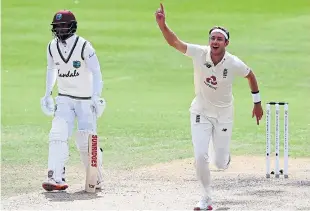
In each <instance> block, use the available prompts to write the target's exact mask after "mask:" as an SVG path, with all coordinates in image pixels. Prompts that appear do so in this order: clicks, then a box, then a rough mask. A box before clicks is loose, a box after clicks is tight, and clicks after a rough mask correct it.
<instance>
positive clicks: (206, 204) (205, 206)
mask: <svg viewBox="0 0 310 211" xmlns="http://www.w3.org/2000/svg"><path fill="white" fill-rule="evenodd" d="M194 210H213V208H212V202H211V199H210V198H202V199H201V200H200V201H199V202H198V203H197V204H196V206H195V207H194Z"/></svg>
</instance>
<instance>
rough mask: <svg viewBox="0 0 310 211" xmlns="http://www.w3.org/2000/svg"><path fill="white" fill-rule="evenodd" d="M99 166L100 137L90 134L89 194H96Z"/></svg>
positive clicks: (87, 179) (86, 185)
mask: <svg viewBox="0 0 310 211" xmlns="http://www.w3.org/2000/svg"><path fill="white" fill-rule="evenodd" d="M98 164H99V163H98V136H97V135H95V134H90V135H89V137H88V166H87V170H86V181H85V191H86V192H88V193H94V192H96V185H97V179H98V177H97V173H98Z"/></svg>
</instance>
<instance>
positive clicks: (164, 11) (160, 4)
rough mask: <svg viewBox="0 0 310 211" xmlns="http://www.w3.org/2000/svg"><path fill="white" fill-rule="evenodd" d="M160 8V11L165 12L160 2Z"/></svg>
mask: <svg viewBox="0 0 310 211" xmlns="http://www.w3.org/2000/svg"><path fill="white" fill-rule="evenodd" d="M160 9H161V11H162V13H165V11H164V5H163V4H162V3H160Z"/></svg>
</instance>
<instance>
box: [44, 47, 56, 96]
mask: <svg viewBox="0 0 310 211" xmlns="http://www.w3.org/2000/svg"><path fill="white" fill-rule="evenodd" d="M46 56H47V71H46V81H45V96H48V95H51V93H52V91H53V88H54V86H55V83H56V79H57V69H56V67H55V63H54V60H53V57H52V54H51V49H50V43H49V44H48V46H47V55H46Z"/></svg>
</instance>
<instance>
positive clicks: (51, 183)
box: [42, 178, 68, 191]
mask: <svg viewBox="0 0 310 211" xmlns="http://www.w3.org/2000/svg"><path fill="white" fill-rule="evenodd" d="M42 187H43V189H44V190H46V191H54V190H66V189H67V188H68V185H67V183H66V182H65V181H63V180H62V181H61V182H56V181H55V180H54V179H53V178H49V179H48V180H47V182H43V183H42Z"/></svg>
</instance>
